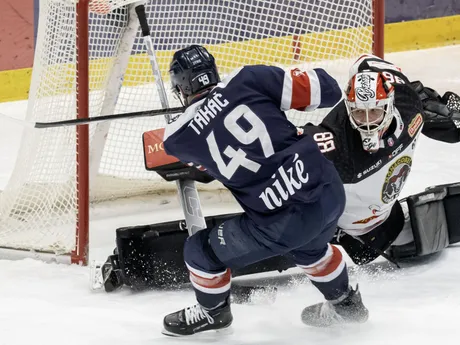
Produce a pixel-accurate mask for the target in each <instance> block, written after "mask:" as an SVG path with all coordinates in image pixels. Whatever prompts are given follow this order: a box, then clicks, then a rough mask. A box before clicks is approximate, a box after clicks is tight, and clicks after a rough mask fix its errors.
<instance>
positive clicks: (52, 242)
mask: <svg viewBox="0 0 460 345" xmlns="http://www.w3.org/2000/svg"><path fill="white" fill-rule="evenodd" d="M75 3H76V2H75V1H72V0H41V1H40V18H39V32H38V40H37V43H36V53H35V60H34V68H33V77H32V85H31V89H30V97H29V104H28V111H27V120H29V121H43V122H47V121H58V120H65V119H73V118H75V116H76V110H75V105H76V91H75V90H76V59H77V56H76V31H75V28H76V4H75ZM129 3H133V1H128V0H93V3H92V4H91V7H90V8H91V9H92V10H93V12H92V13H91V14H90V19H89V37H90V42H89V46H90V47H89V49H90V50H89V56H90V72H89V79H90V94H89V100H90V116H98V115H107V114H114V113H115V114H118V113H125V112H132V111H141V110H150V109H158V108H161V105H160V102H159V98H158V95H157V91H156V89H155V86H154V80H153V75H152V71H151V67H150V64H149V60H148V57H147V55H146V53H145V51H146V50H145V48H144V45H143V43H142V40H141V34H140V32H139V30H138V21H137V18H136V17H135V15H133V12H131V13H130V9H129V8H128V7H127V6H126V5H127V4H129ZM146 9H147V17H148V21H149V24H150V26H151V30H152V37H153V41H154V45H155V49H156V54H157V59H158V61H159V64H160V68H161V71H162V75H163V78H164V81H165V83H166V86H167V88H169V80H168V73H167V68H168V65H169V60H170V58H171V57H172V54H173V52H174V51H175V50H177V49H180V48H183V47H185V46H187V45H189V44H202V45H205V46H206V47H207V48H208V49H209V51H210V52H211V53H212V54H213V55H214V56H215V57H216V60H217V63H218V67H219V71H220V73H221V74H222V75H225V74H227V73H229V71H231V70H232V69H233V68H236V67H238V66H241V65H245V64H275V65H278V66H284V67H289V66H293V65H298V64H303V63H306V64H307V65H308V66H310V67H314V66H321V67H324V68H325V69H326V70H327V71H328V72H329V73H331V74H332V75H334V76H335V77H337V78H338V80H339V82H340V83H341V85H342V86H344V85H345V83H346V75H347V73H348V68H349V66H350V64H351V62H352V61H353V59H355V58H356V57H358V56H359V55H360V54H362V53H369V52H371V51H372V0H291V1H287V0H283V1H279V0H278V1H274V0H272V1H269V0H251V1H244V2H241V1H184V0H180V1H174V0H158V1H153V0H151V1H148V2H147V4H146ZM94 11H96V12H97V13H95V12H94ZM104 13H106V14H104ZM121 83H122V84H121ZM169 96H170V95H169ZM169 101H170V106H178V105H179V104H177V102H176V101H175V100H174V99H173V97H170V99H169ZM289 115H290V118H291V119H292V121H293V122H295V123H296V124H302V123H304V122H306V121H307V119H308V120H310V121H313V122H317V121H318V120H319V119H320V118H321V116H322V114H313V115H312V114H309V115H308V117H307V116H306V115H305V114H301V113H291V114H289ZM163 124H164V119H163V117H150V118H142V119H135V120H117V121H112V122H106V123H103V124H99V125H91V126H90V143H91V146H90V150H91V160H90V163H91V172H94V177H93V178H92V180H91V197H90V199H91V202H98V201H101V200H110V199H115V198H120V197H129V196H133V195H140V194H146V193H159V192H161V191H163V190H166V189H169V190H171V191H174V190H175V188H176V187H175V184H174V183H169V184H168V183H165V182H162V181H161V180H160V179H159V177H158V176H157V175H156V174H155V173H153V172H147V171H145V170H144V161H143V153H142V140H141V136H142V133H143V132H144V131H146V130H151V129H154V128H158V127H161V126H163ZM75 140H76V134H75V128H73V127H65V128H64V127H60V128H54V129H25V132H24V137H23V140H22V144H21V148H20V152H19V158H18V161H17V164H16V166H15V169H14V173H13V175H12V178H11V180H10V182H9V184H8V186H7V188H6V189H5V190H4V191H3V192H2V193H1V194H0V247H11V248H22V249H34V250H42V251H51V252H59V253H68V252H70V251H71V250H72V249H73V248H74V246H75V221H76V202H77V199H76V182H75V179H76V176H75V175H76V159H75V156H76V148H75V147H76V145H75ZM91 176H93V175H91ZM199 187H200V186H199ZM218 187H219V185H218V184H212V185H211V186H209V185H208V186H207V188H211V189H212V188H218Z"/></svg>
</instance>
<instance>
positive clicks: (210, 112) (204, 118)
mask: <svg viewBox="0 0 460 345" xmlns="http://www.w3.org/2000/svg"><path fill="white" fill-rule="evenodd" d="M229 104H230V103H229V102H228V101H227V100H226V99H225V98H224V99H222V95H221V94H220V93H215V94H214V95H212V96H211V97H210V98H209V99H208V101H207V102H206V104H203V106H201V108H200V109H198V111H197V114H196V115H195V116H194V117H193V119H192V121H190V123H189V127H192V128H193V130H194V131H195V133H196V134H201V130H202V129H203V128H204V127H205V126H206V125H208V124H209V122H210V121H211V120H212V119H214V118H215V117H216V115H217V113H218V112H219V111H222V109H223V108H225V107H226V106H227V105H229Z"/></svg>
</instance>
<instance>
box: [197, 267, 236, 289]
mask: <svg viewBox="0 0 460 345" xmlns="http://www.w3.org/2000/svg"><path fill="white" fill-rule="evenodd" d="M231 277H232V274H231V271H230V269H229V268H227V270H226V271H225V273H224V274H222V275H219V276H216V277H213V278H204V277H201V276H199V275H197V274H196V273H193V272H191V271H190V280H191V281H193V282H194V283H195V284H197V285H200V286H202V287H205V288H208V289H209V288H211V289H218V288H221V287H223V286H225V285H227V284H229V283H230V280H231Z"/></svg>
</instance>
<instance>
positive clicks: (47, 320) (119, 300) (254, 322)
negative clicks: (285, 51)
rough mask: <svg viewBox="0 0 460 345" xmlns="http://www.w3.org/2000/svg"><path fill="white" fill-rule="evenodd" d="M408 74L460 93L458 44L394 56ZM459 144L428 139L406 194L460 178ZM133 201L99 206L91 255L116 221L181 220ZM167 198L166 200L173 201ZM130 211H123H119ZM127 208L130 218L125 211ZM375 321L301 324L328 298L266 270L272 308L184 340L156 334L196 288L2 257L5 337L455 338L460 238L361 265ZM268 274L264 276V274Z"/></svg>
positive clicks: (20, 110)
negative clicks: (399, 264) (95, 278)
mask: <svg viewBox="0 0 460 345" xmlns="http://www.w3.org/2000/svg"><path fill="white" fill-rule="evenodd" d="M386 58H387V59H388V60H389V61H392V62H394V63H396V64H398V65H399V66H400V67H402V69H403V71H405V72H406V73H407V74H408V76H409V77H410V78H411V79H413V80H415V79H420V80H422V82H424V83H425V84H426V85H428V86H431V87H433V88H435V89H436V90H438V91H439V92H440V93H441V94H442V93H444V92H445V91H447V90H452V91H455V92H457V93H460V64H459V63H458V62H459V61H460V46H452V47H446V48H438V49H431V50H423V51H413V52H405V53H394V54H387V56H386ZM25 106H26V102H15V103H3V104H0V112H2V113H7V114H9V115H13V116H15V117H17V118H23V117H24V115H25ZM0 121H1V122H0V190H1V189H2V188H3V187H4V186H5V185H6V183H7V181H8V178H9V176H10V174H11V171H12V168H13V165H14V160H15V157H16V154H17V149H18V146H19V142H20V134H21V130H22V129H21V127H20V126H19V125H17V124H14V123H11V122H8V121H5V120H3V119H2V120H0ZM459 158H460V144H457V145H452V144H443V143H438V142H435V141H433V140H430V139H428V138H424V137H422V138H421V139H420V143H419V147H418V151H417V153H416V156H415V161H414V165H413V170H412V173H411V177H410V179H409V181H408V183H407V184H406V186H405V188H404V192H403V196H406V195H409V194H412V193H416V192H419V191H421V190H423V189H424V188H425V187H426V186H429V185H434V184H440V183H448V182H458V181H460V159H459ZM164 201H165V200H148V199H144V200H142V199H140V200H137V202H138V203H137V204H132V203H125V204H123V203H122V202H121V203H120V202H119V203H116V204H114V205H101V206H99V207H98V208H97V209H93V210H92V222H91V229H92V233H91V256H92V258H96V259H103V258H105V257H106V256H107V255H108V254H109V252H110V251H111V249H112V247H113V244H114V237H115V232H114V230H115V229H116V228H117V227H121V226H125V225H134V224H143V223H149V222H155V221H163V220H169V219H175V218H179V217H180V216H181V215H180V212H179V208H178V205H177V203H176V202H174V201H173V202H169V203H165V202H164ZM168 201H170V200H168ZM203 204H204V210H205V212H206V214H218V213H227V212H234V211H236V210H238V207H237V206H236V205H234V204H228V203H221V204H219V203H218V202H216V200H215V199H213V198H207V197H205V198H204V200H203ZM122 211H123V212H122ZM128 214H129V215H128ZM350 267H351V269H350V271H351V279H352V282H359V284H360V289H361V291H362V295H363V299H364V302H365V304H366V305H367V307H368V308H369V310H370V319H369V321H368V322H367V323H366V324H363V325H358V326H346V327H336V328H332V329H314V328H309V327H306V326H304V325H303V324H302V323H301V322H300V312H301V310H302V308H303V307H304V306H306V305H308V304H312V303H316V302H318V301H320V300H321V295H320V294H319V293H318V292H317V290H315V288H314V287H313V286H312V285H311V284H310V283H308V281H307V280H305V278H304V277H303V275H302V274H301V273H300V272H299V271H298V270H297V269H291V270H289V271H288V272H286V273H284V274H281V275H280V274H278V273H273V274H268V275H267V274H264V275H256V276H255V277H246V278H244V279H257V278H259V279H262V278H260V277H262V276H263V277H264V279H265V280H268V281H270V282H271V283H272V284H275V285H277V286H278V287H279V290H280V292H279V294H278V299H277V301H276V302H275V303H274V304H273V305H234V307H233V312H234V316H235V321H234V324H233V330H234V332H233V334H231V335H228V336H224V337H222V338H219V336H217V334H215V333H210V334H206V335H200V336H197V337H194V338H188V339H174V338H168V337H165V336H163V335H161V334H160V330H161V328H162V319H163V316H164V315H165V314H166V313H169V312H172V311H175V310H177V309H180V308H182V307H184V306H187V305H190V304H192V303H194V298H193V294H192V293H191V292H190V291H162V292H158V291H151V292H145V293H138V294H135V293H132V292H130V291H121V292H117V293H114V294H106V293H103V292H92V291H90V290H89V277H88V275H89V268H86V267H79V266H68V265H60V264H48V263H43V262H40V261H36V260H32V259H24V260H18V261H9V260H0V345H30V344H34V345H39V344H46V345H55V344H56V345H63V344H65V345H73V344H75V345H77V344H78V345H82V344H85V345H93V344H94V345H113V344H133V345H134V344H136V345H157V344H168V345H173V344H184V343H189V344H213V343H215V344H269V345H278V344H280V345H282V344H290V345H292V344H296V345H297V344H321V345H329V344H331V345H332V344H337V345H346V344H354V345H359V344H363V345H364V344H365V345H370V344H372V345H378V344H382V345H383V344H385V345H387V344H391V345H396V344H417V345H421V344H430V345H431V344H434V343H436V344H442V345H447V344H458V343H459V342H460V340H459V338H460V335H459V331H458V328H459V321H458V320H459V313H460V312H459V311H460V293H459V292H460V287H459V286H460V246H454V247H451V248H448V249H446V250H444V251H443V252H442V253H440V254H437V255H434V256H433V257H430V258H427V259H425V260H423V261H422V262H419V263H418V264H417V265H415V264H409V263H406V264H405V265H404V267H403V269H401V270H395V269H393V268H392V266H391V265H390V264H388V263H387V262H384V261H379V262H377V263H373V264H370V265H367V266H366V267H360V268H357V267H355V266H353V265H352V264H350ZM267 276H268V277H267Z"/></svg>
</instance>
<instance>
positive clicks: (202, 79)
mask: <svg viewBox="0 0 460 345" xmlns="http://www.w3.org/2000/svg"><path fill="white" fill-rule="evenodd" d="M169 74H170V76H171V84H172V89H173V91H174V92H175V93H176V94H178V95H182V96H183V97H184V98H185V99H186V98H187V97H188V96H192V95H196V94H198V93H200V92H201V91H203V90H205V89H207V88H209V87H211V86H213V85H216V84H217V83H218V82H220V78H219V73H218V71H217V66H216V63H215V61H214V57H213V56H212V55H211V54H210V53H209V52H208V51H207V50H206V48H204V47H202V46H199V45H192V46H189V47H187V48H184V49H181V50H178V51H177V52H175V53H174V56H173V59H172V61H171V64H170V67H169Z"/></svg>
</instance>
